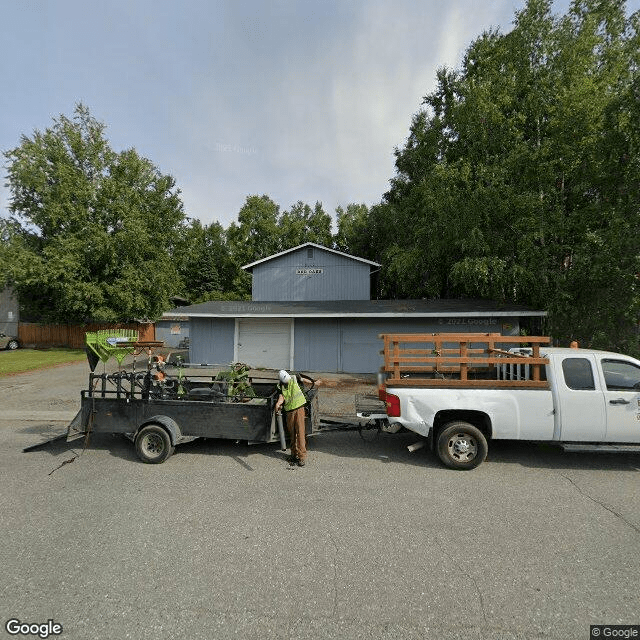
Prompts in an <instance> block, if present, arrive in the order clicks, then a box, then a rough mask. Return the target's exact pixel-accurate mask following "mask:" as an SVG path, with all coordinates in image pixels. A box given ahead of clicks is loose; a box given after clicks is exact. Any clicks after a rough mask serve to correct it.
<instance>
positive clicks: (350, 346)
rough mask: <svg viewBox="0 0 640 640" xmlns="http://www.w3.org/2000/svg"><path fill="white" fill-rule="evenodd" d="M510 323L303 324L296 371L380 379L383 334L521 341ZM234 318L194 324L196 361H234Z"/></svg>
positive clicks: (297, 328) (297, 332)
mask: <svg viewBox="0 0 640 640" xmlns="http://www.w3.org/2000/svg"><path fill="white" fill-rule="evenodd" d="M518 331H519V325H518V322H517V320H515V319H513V318H509V319H508V320H504V321H503V320H502V319H500V318H499V317H495V318H462V319H461V318H451V319H448V318H440V319H438V318H425V319H424V320H420V319H414V318H407V319H404V318H397V319H394V318H391V319H372V318H327V319H319V318H297V319H296V320H295V325H294V360H293V368H294V370H296V371H327V372H340V373H376V372H377V371H378V370H379V369H380V367H381V366H382V356H381V355H380V351H381V350H382V341H381V340H380V339H379V338H378V335H379V334H380V333H444V332H456V333H503V334H504V335H517V334H518ZM234 339H235V320H234V319H233V318H228V319H227V318H222V319H210V318H192V319H191V351H190V361H191V362H193V363H196V364H199V363H206V364H221V365H226V364H228V363H230V362H232V361H233V347H234Z"/></svg>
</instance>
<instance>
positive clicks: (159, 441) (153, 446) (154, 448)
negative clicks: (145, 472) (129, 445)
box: [140, 433, 164, 458]
mask: <svg viewBox="0 0 640 640" xmlns="http://www.w3.org/2000/svg"><path fill="white" fill-rule="evenodd" d="M140 448H141V449H142V451H143V453H144V454H145V455H146V456H147V457H149V458H159V457H160V456H161V455H162V453H163V452H164V440H163V438H162V436H160V435H159V434H157V433H147V434H146V435H145V436H144V438H142V443H141V447H140Z"/></svg>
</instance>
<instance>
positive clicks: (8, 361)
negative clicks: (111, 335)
mask: <svg viewBox="0 0 640 640" xmlns="http://www.w3.org/2000/svg"><path fill="white" fill-rule="evenodd" d="M85 358H86V355H85V352H84V351H83V350H81V349H47V350H39V349H16V350H15V351H0V377H2V376H8V375H12V374H14V373H24V372H25V371H35V370H37V369H46V368H48V367H55V366H56V365H59V364H66V363H68V362H79V361H81V360H84V359H85Z"/></svg>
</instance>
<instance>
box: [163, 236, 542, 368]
mask: <svg viewBox="0 0 640 640" xmlns="http://www.w3.org/2000/svg"><path fill="white" fill-rule="evenodd" d="M379 267H380V265H379V264H377V263H375V262H371V261H369V260H364V259H362V258H356V257H353V256H348V255H346V254H344V253H341V252H339V251H335V250H333V249H328V248H326V247H321V246H319V245H316V244H313V243H306V244H304V245H301V246H299V247H295V248H293V249H290V250H289V251H284V252H282V253H279V254H276V255H274V256H270V257H268V258H265V259H264V260H259V261H257V262H253V263H251V264H248V265H246V266H245V267H243V268H244V269H247V270H248V271H251V272H252V273H253V295H252V298H253V299H252V301H251V302H246V301H242V302H240V301H238V302H205V303H202V304H197V305H192V306H187V307H180V308H179V309H175V310H173V311H171V312H168V313H167V314H165V316H172V315H176V314H178V315H180V316H183V317H188V318H189V321H190V352H189V355H190V358H189V359H190V361H191V362H192V363H203V364H204V363H206V364H228V363H230V362H245V363H247V364H249V365H251V366H252V367H266V368H275V369H278V368H285V369H293V370H296V371H330V372H349V373H373V372H376V371H378V369H379V368H380V365H381V364H382V361H381V356H380V350H381V348H382V343H381V341H380V340H379V339H378V334H380V333H414V332H415V333H418V332H419V333H441V332H445V331H447V332H467V333H477V332H480V333H489V332H491V333H502V334H504V335H517V334H518V333H519V330H520V324H521V322H522V321H523V320H525V321H530V320H531V319H535V318H540V317H542V316H544V315H545V312H541V311H532V310H530V309H527V308H524V307H519V306H515V305H501V304H499V303H495V302H491V301H487V300H370V299H369V290H370V278H371V274H372V273H375V271H377V270H378V269H379Z"/></svg>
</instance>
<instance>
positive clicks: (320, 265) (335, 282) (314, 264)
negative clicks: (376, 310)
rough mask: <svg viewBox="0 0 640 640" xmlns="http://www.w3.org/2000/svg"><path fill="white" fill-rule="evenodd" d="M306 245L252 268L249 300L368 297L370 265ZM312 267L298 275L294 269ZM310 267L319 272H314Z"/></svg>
mask: <svg viewBox="0 0 640 640" xmlns="http://www.w3.org/2000/svg"><path fill="white" fill-rule="evenodd" d="M308 249H309V248H308V247H303V248H302V249H299V250H298V251H293V252H291V253H288V254H285V255H283V256H280V257H278V258H274V259H272V260H269V261H268V262H265V263H263V264H259V265H256V266H255V267H254V268H253V282H252V299H253V300H254V301H257V302H266V301H282V302H290V301H297V302H304V301H305V300H369V293H370V284H369V283H370V266H369V265H368V264H366V263H363V262H359V261H358V260H354V259H352V258H349V257H348V256H341V255H337V254H334V253H331V252H330V251H323V250H322V249H319V248H317V247H313V248H312V249H313V257H309V254H308ZM302 269H306V270H311V272H310V273H306V274H301V273H297V270H302ZM313 270H319V271H320V272H319V273H318V272H316V273H314V272H313Z"/></svg>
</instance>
